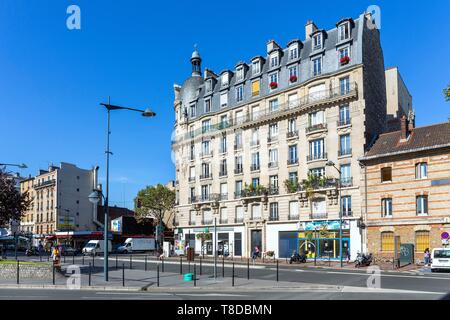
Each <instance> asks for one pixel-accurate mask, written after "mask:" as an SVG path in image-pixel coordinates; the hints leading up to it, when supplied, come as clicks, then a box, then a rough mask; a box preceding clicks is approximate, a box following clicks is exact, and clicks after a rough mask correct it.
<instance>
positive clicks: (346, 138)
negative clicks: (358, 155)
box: [339, 134, 352, 156]
mask: <svg viewBox="0 0 450 320" xmlns="http://www.w3.org/2000/svg"><path fill="white" fill-rule="evenodd" d="M350 154H352V145H351V142H350V134H343V135H341V136H339V156H346V155H350Z"/></svg>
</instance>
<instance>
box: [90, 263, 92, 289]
mask: <svg viewBox="0 0 450 320" xmlns="http://www.w3.org/2000/svg"><path fill="white" fill-rule="evenodd" d="M91 278H92V265H91V263H90V262H89V287H90V286H91Z"/></svg>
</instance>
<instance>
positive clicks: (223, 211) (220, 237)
mask: <svg viewBox="0 0 450 320" xmlns="http://www.w3.org/2000/svg"><path fill="white" fill-rule="evenodd" d="M201 62H202V58H201V57H200V54H199V52H198V51H197V50H196V51H194V53H193V54H192V57H191V64H192V75H191V76H190V77H189V78H188V79H186V80H185V81H184V83H183V84H182V85H181V86H179V85H175V86H174V91H175V101H174V111H175V116H176V123H175V134H174V138H173V141H172V146H173V152H174V155H175V161H176V181H177V184H176V189H177V197H178V199H177V203H178V205H177V206H176V208H175V210H176V211H175V224H176V225H177V229H175V233H176V235H175V236H176V238H177V240H178V241H180V240H181V241H185V243H189V244H190V247H191V248H192V247H194V248H195V251H196V252H197V253H205V254H212V253H213V252H214V250H215V248H216V247H217V249H218V251H221V250H222V249H224V251H225V252H226V253H227V254H230V255H234V256H250V255H251V252H252V250H253V248H254V247H255V246H259V247H260V249H261V251H262V252H268V251H273V252H274V253H275V256H276V257H286V256H288V255H290V254H292V251H293V250H297V251H308V252H309V256H310V257H311V258H312V257H314V252H317V256H318V257H319V258H320V257H327V258H328V257H331V259H338V258H339V256H340V252H339V248H340V237H339V226H340V223H339V222H340V216H339V212H340V210H339V207H340V206H341V207H342V212H343V220H344V223H343V224H342V226H343V237H342V238H343V246H342V247H343V252H344V255H346V254H347V252H349V251H350V253H351V256H353V257H355V256H356V253H357V251H361V249H362V246H363V239H362V237H361V229H360V227H359V226H360V223H359V222H360V219H361V213H362V199H361V192H360V180H361V175H360V172H361V170H360V166H359V162H358V158H360V157H362V156H363V155H364V154H365V152H366V151H367V150H368V149H369V147H370V146H371V145H372V144H373V142H374V141H375V140H376V138H377V136H378V135H379V134H380V133H382V132H383V131H384V130H385V126H386V80H385V67H384V58H383V51H382V49H381V45H380V35H379V30H378V29H376V28H373V24H372V22H371V16H370V15H369V14H362V15H360V16H359V17H358V18H357V19H355V20H354V19H352V18H345V19H342V20H340V21H338V22H337V23H336V25H335V27H334V28H333V29H331V30H324V29H319V28H318V27H317V26H316V25H315V24H314V23H313V22H312V21H309V22H308V23H307V24H306V27H305V39H304V40H298V39H294V40H292V41H290V42H289V43H288V44H287V45H286V46H284V47H282V46H280V45H279V44H277V43H276V42H275V41H273V40H271V41H269V42H268V44H267V51H266V53H265V54H264V56H259V55H258V56H255V57H254V58H252V59H251V60H250V61H248V62H239V63H237V64H236V65H235V67H234V69H233V70H224V71H222V72H220V73H218V74H216V73H214V72H212V71H210V70H205V72H204V73H202V69H201ZM329 161H332V162H333V163H334V164H335V167H333V166H331V165H330V163H329ZM327 163H328V166H327ZM336 169H338V170H339V171H340V174H339V172H338V170H336ZM310 176H313V177H316V178H315V179H312V178H309V180H308V177H310ZM305 180H308V181H310V182H311V181H313V182H314V183H313V184H312V187H311V186H310V187H307V185H308V183H304V181H305ZM339 194H340V195H341V197H339ZM214 223H216V225H217V228H216V233H217V241H213V239H214V237H212V233H213V230H214ZM316 239H317V241H316ZM316 243H317V248H316ZM202 244H203V245H202ZM216 244H217V245H216Z"/></svg>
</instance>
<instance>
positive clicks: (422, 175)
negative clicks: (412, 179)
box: [416, 162, 428, 179]
mask: <svg viewBox="0 0 450 320" xmlns="http://www.w3.org/2000/svg"><path fill="white" fill-rule="evenodd" d="M427 177H428V165H427V163H426V162H422V163H418V164H416V179H426V178H427Z"/></svg>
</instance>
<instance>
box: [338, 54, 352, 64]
mask: <svg viewBox="0 0 450 320" xmlns="http://www.w3.org/2000/svg"><path fill="white" fill-rule="evenodd" d="M340 61H341V66H344V65H346V64H349V63H350V57H349V56H345V57H342V58H341V60H340Z"/></svg>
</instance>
